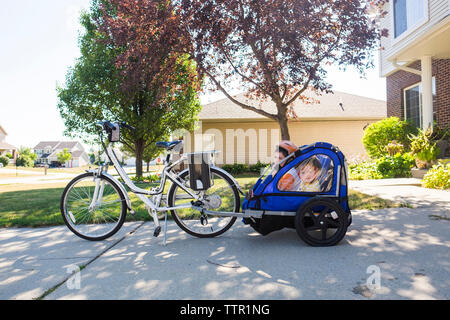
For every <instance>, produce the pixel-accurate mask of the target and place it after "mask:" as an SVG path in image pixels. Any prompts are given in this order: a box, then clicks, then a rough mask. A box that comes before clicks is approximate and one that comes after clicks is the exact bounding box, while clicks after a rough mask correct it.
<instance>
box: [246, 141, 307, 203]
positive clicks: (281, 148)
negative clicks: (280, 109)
mask: <svg viewBox="0 0 450 320" xmlns="http://www.w3.org/2000/svg"><path fill="white" fill-rule="evenodd" d="M297 149H298V146H297V145H296V144H295V143H293V142H291V141H288V140H283V141H280V143H279V144H278V145H277V146H276V148H275V153H274V162H273V163H272V168H273V169H272V175H275V173H276V172H277V171H278V170H280V169H281V168H282V167H283V166H284V165H286V162H283V163H281V164H280V162H281V161H282V160H283V159H284V158H286V157H287V156H288V155H289V154H291V153H292V152H295V151H296V150H297ZM292 170H294V171H293V172H291V171H292ZM289 173H290V174H292V178H286V179H285V186H284V187H285V188H294V187H295V186H296V185H294V183H295V182H294V180H295V178H294V177H295V176H297V172H296V171H295V169H291V170H290V171H289ZM283 178H284V177H283ZM291 180H292V181H291ZM298 186H299V185H298ZM298 186H297V187H298ZM248 195H249V198H252V197H253V187H252V188H251V189H250V191H249V194H248Z"/></svg>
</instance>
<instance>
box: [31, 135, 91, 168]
mask: <svg viewBox="0 0 450 320" xmlns="http://www.w3.org/2000/svg"><path fill="white" fill-rule="evenodd" d="M64 149H67V151H68V152H69V153H70V154H71V155H72V159H71V160H69V161H67V162H66V163H65V164H64V165H65V167H66V168H72V167H81V166H85V165H88V164H89V163H90V161H89V156H88V154H87V153H86V151H85V150H84V147H83V145H82V144H81V143H79V142H77V141H41V142H39V143H38V144H37V145H36V146H35V147H34V153H35V154H36V155H37V160H36V162H37V163H41V164H48V165H51V164H55V163H57V162H58V156H57V154H58V153H60V152H61V151H63V150H64Z"/></svg>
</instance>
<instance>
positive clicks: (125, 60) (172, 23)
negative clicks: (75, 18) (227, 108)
mask: <svg viewBox="0 0 450 320" xmlns="http://www.w3.org/2000/svg"><path fill="white" fill-rule="evenodd" d="M135 10H140V13H141V14H144V15H145V17H146V19H148V20H147V21H148V25H147V29H145V31H146V32H147V33H146V35H145V39H146V41H147V45H146V46H145V48H144V47H142V48H141V50H142V52H144V51H148V52H147V53H146V54H140V53H139V52H137V51H135V50H134V49H133V48H134V45H136V41H137V42H139V41H140V40H138V39H137V38H136V36H135V35H134V32H135V30H136V28H139V27H138V26H137V25H136V24H135V23H134V21H132V20H130V18H129V17H130V13H129V11H130V12H131V11H135ZM176 20H177V18H176V17H175V16H174V12H173V10H172V9H171V7H170V6H169V5H166V2H164V1H143V0H140V1H136V3H135V1H125V0H124V1H115V0H111V1H106V0H93V1H92V6H91V10H90V12H89V13H83V14H82V16H81V24H82V26H83V27H84V29H85V32H84V34H83V35H82V36H81V37H80V40H79V46H80V50H81V57H80V58H79V59H78V60H77V62H76V64H75V66H74V67H73V68H70V69H69V72H68V74H67V77H66V83H65V86H64V87H58V98H59V104H58V108H59V111H60V113H61V116H62V118H63V119H64V122H65V126H66V131H65V133H66V134H67V135H69V136H78V137H82V138H83V140H84V141H86V142H87V141H92V140H93V137H96V134H97V132H98V127H96V122H97V121H98V120H102V119H108V120H112V121H126V122H127V123H128V124H130V125H131V126H133V127H135V128H136V130H135V131H133V132H130V131H127V130H122V131H121V138H120V142H121V143H122V144H123V145H124V146H125V147H126V148H127V149H128V150H129V151H131V152H132V153H134V154H135V156H136V174H137V175H138V176H141V175H142V160H143V155H144V152H145V150H146V149H147V148H151V146H152V145H153V144H154V143H155V142H156V141H158V140H160V139H162V138H164V137H166V136H168V135H169V133H170V132H171V131H174V130H178V129H186V130H192V129H193V127H194V123H195V120H196V117H197V115H198V112H199V110H200V103H199V101H198V97H197V91H198V88H199V87H200V78H199V76H198V74H197V72H196V68H195V64H194V62H193V61H192V60H190V59H189V57H188V56H187V55H186V54H184V53H181V52H180V53H173V52H172V48H173V47H177V46H179V44H178V43H179V42H180V39H183V37H181V36H180V34H179V33H177V32H176V28H177V21H176ZM139 30H140V31H142V30H141V29H139ZM178 51H180V50H178ZM94 139H95V138H94Z"/></svg>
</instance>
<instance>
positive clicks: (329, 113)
mask: <svg viewBox="0 0 450 320" xmlns="http://www.w3.org/2000/svg"><path fill="white" fill-rule="evenodd" d="M305 95H306V96H308V97H309V98H310V99H313V100H314V101H315V102H318V103H312V104H311V103H304V102H303V101H302V100H300V99H298V100H296V101H295V102H294V105H293V107H294V110H295V112H296V114H297V116H298V119H293V120H290V121H289V123H288V127H289V133H290V136H291V140H292V141H293V142H295V143H296V144H297V145H299V146H301V145H306V144H311V143H313V142H317V141H324V142H329V143H332V144H334V145H336V146H338V147H339V148H340V149H341V150H342V151H343V152H344V154H345V155H346V156H347V157H350V156H352V155H359V154H365V150H364V146H363V144H362V141H361V139H362V136H363V133H364V129H365V128H366V127H367V126H368V125H369V124H371V123H373V122H376V121H379V120H381V119H383V118H385V117H386V101H382V100H377V99H371V98H367V97H362V96H357V95H353V94H348V93H343V92H337V91H335V92H334V93H329V94H325V93H324V94H323V95H320V96H318V95H316V94H314V93H313V92H312V91H306V92H305ZM235 98H236V99H237V100H238V101H241V102H243V103H246V104H249V105H251V106H254V107H259V108H261V109H263V110H265V111H268V112H270V113H272V114H274V113H276V106H275V104H274V103H273V102H272V101H271V100H269V101H253V100H248V99H247V98H246V97H245V96H244V94H238V95H236V96H235ZM199 118H200V121H201V122H200V125H199V128H198V129H197V130H196V132H194V133H193V134H192V133H190V134H188V135H186V137H185V146H186V147H185V149H186V150H185V152H191V151H193V150H194V151H200V150H201V149H203V150H213V149H214V150H218V151H220V153H219V154H218V155H217V156H216V157H215V158H216V163H217V164H225V163H226V164H232V163H250V164H252V163H256V162H257V161H260V162H263V163H268V162H270V161H271V158H270V157H271V155H272V154H273V147H274V146H275V144H277V143H278V142H279V141H280V139H281V134H280V127H279V124H278V123H277V122H276V121H274V120H272V119H269V118H266V117H264V116H262V115H260V114H258V113H255V112H253V111H249V110H245V109H242V108H241V107H239V106H238V105H236V104H234V103H233V102H232V101H230V100H229V99H222V100H219V101H216V102H213V103H209V104H207V105H204V106H203V108H202V111H201V112H200V114H199ZM200 133H201V137H202V138H201V139H203V141H201V142H200V141H199V139H198V137H199V134H200Z"/></svg>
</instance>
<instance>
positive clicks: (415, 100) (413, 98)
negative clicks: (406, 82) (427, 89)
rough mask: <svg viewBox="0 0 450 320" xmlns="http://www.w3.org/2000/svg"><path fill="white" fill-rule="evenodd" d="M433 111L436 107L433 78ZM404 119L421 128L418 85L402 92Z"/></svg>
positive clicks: (419, 84) (420, 92)
mask: <svg viewBox="0 0 450 320" xmlns="http://www.w3.org/2000/svg"><path fill="white" fill-rule="evenodd" d="M432 92H433V109H434V108H435V105H436V79H435V78H434V77H433V84H432ZM404 101H405V110H404V115H405V119H406V120H409V121H410V122H411V123H413V124H414V125H415V126H416V127H418V128H421V127H422V84H421V83H418V84H415V85H413V86H411V87H408V88H406V89H405V90H404Z"/></svg>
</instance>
